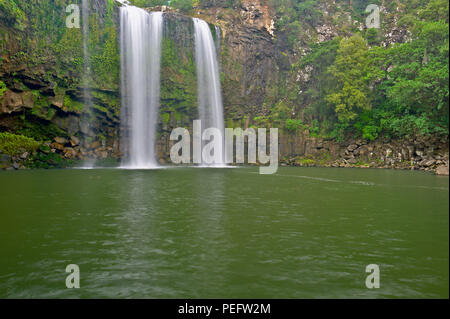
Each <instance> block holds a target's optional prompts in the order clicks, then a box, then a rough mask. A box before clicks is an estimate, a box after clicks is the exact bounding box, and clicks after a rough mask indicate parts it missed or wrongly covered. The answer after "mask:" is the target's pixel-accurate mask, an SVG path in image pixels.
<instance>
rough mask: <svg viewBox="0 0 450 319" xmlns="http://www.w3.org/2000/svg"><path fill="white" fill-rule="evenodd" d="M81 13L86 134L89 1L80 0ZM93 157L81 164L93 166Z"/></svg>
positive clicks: (89, 101) (88, 126)
mask: <svg viewBox="0 0 450 319" xmlns="http://www.w3.org/2000/svg"><path fill="white" fill-rule="evenodd" d="M81 14H82V17H83V60H84V65H83V104H84V113H85V115H84V116H83V118H82V123H81V124H82V126H83V132H84V134H86V135H88V134H89V132H90V131H91V123H90V120H89V116H90V114H89V113H90V109H91V107H92V96H91V90H90V84H89V79H90V77H91V65H90V62H89V1H88V0H82V2H81ZM94 164H95V159H93V158H90V159H88V160H85V161H84V163H83V166H84V167H85V168H92V167H94Z"/></svg>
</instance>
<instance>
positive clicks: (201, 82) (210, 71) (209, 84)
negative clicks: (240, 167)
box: [193, 18, 225, 166]
mask: <svg viewBox="0 0 450 319" xmlns="http://www.w3.org/2000/svg"><path fill="white" fill-rule="evenodd" d="M193 20H194V32H195V60H196V64H197V83H198V84H197V86H198V108H199V115H200V119H201V121H202V130H204V129H206V128H210V127H214V128H217V129H219V130H220V131H221V132H222V161H221V162H220V163H215V165H216V166H217V165H220V166H222V165H224V163H225V160H224V147H223V137H224V120H223V104H222V91H221V85H220V77H219V64H218V62H217V51H216V47H215V45H214V40H213V37H212V34H211V30H210V28H209V25H208V24H207V23H206V22H205V21H203V20H201V19H198V18H193Z"/></svg>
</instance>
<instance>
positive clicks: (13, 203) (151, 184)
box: [0, 168, 449, 298]
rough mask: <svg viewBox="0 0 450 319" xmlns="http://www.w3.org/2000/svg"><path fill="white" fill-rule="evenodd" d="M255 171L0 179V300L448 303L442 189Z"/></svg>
mask: <svg viewBox="0 0 450 319" xmlns="http://www.w3.org/2000/svg"><path fill="white" fill-rule="evenodd" d="M257 172H258V170H257V169H256V168H239V169H199V168H176V169H162V170H149V171H129V170H112V169H110V170H106V169H105V170H49V171H45V170H36V171H17V172H10V171H4V172H0V203H1V206H0V207H1V208H0V298H123V297H128V298H229V297H230V298H231V297H233V298H325V297H326V298H407V297H408V298H433V297H437V298H448V296H449V213H448V209H449V199H448V196H449V179H448V178H447V177H437V176H433V175H430V174H426V173H420V172H410V171H391V170H364V169H315V168H280V169H279V171H278V173H277V174H276V175H259V174H257ZM72 263H73V264H77V265H79V267H80V271H81V288H80V289H67V288H66V285H65V280H66V276H67V275H68V274H67V273H66V272H65V268H66V266H67V265H68V264H72ZM369 264H377V265H379V267H380V283H381V287H380V288H379V289H371V290H369V289H367V288H366V286H365V278H366V276H367V275H368V274H366V272H365V267H366V266H367V265H369Z"/></svg>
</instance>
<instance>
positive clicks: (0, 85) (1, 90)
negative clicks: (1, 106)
mask: <svg viewBox="0 0 450 319" xmlns="http://www.w3.org/2000/svg"><path fill="white" fill-rule="evenodd" d="M7 89H8V88H7V87H6V84H5V82H3V81H1V80H0V98H1V97H2V96H3V94H4V93H5V91H6V90H7Z"/></svg>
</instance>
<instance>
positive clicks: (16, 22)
mask: <svg viewBox="0 0 450 319" xmlns="http://www.w3.org/2000/svg"><path fill="white" fill-rule="evenodd" d="M0 19H1V20H2V21H5V22H6V24H7V25H9V26H11V27H14V28H16V29H18V30H20V31H24V30H25V27H26V25H27V17H26V15H25V13H24V12H23V11H22V10H21V9H20V7H19V6H18V5H17V3H16V1H15V0H0Z"/></svg>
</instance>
